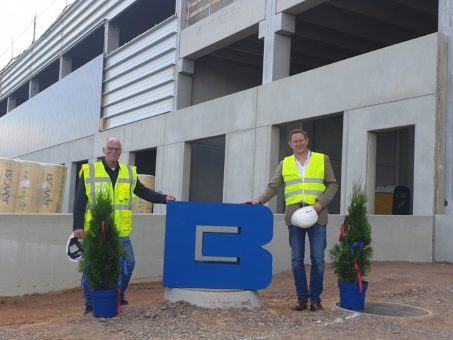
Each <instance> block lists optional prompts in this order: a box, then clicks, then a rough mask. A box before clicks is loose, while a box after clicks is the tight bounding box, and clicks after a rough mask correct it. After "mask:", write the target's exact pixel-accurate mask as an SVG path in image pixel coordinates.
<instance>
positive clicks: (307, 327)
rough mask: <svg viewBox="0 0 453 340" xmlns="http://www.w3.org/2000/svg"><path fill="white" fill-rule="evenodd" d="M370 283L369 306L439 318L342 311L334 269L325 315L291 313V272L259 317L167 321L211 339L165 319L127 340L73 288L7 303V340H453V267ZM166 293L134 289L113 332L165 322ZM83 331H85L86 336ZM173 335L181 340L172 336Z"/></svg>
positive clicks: (1, 311) (3, 330)
mask: <svg viewBox="0 0 453 340" xmlns="http://www.w3.org/2000/svg"><path fill="white" fill-rule="evenodd" d="M366 279H367V281H368V282H369V287H368V291H367V295H366V301H368V302H369V301H379V302H394V303H404V304H410V305H413V306H417V307H421V308H425V309H428V310H429V311H430V312H431V313H432V314H431V315H429V316H425V317H415V318H390V317H381V316H368V315H363V314H357V313H352V312H345V311H342V310H339V309H338V308H336V307H335V303H336V302H338V299H339V297H338V288H337V283H336V278H335V277H334V275H333V271H332V269H331V268H330V267H328V268H327V270H326V276H325V281H324V282H325V290H324V293H323V305H324V307H325V310H324V311H320V312H309V311H303V312H296V311H293V310H292V309H291V307H292V306H293V304H294V285H293V278H292V274H291V273H290V272H285V273H281V274H278V275H276V276H274V278H273V281H272V284H271V286H270V287H269V288H267V289H265V290H263V291H261V292H260V295H261V297H262V299H263V303H264V307H263V308H262V309H261V310H260V311H259V312H255V313H253V312H250V311H247V312H244V314H241V319H237V318H235V312H233V313H232V312H231V311H219V310H216V311H215V312H212V310H209V309H203V308H198V307H197V308H195V309H194V310H192V309H190V310H189V309H188V308H185V309H184V308H183V310H182V311H181V312H178V313H179V314H176V315H175V314H172V315H171V318H170V316H169V317H168V319H169V320H168V321H169V322H170V319H171V322H173V323H174V324H178V323H177V321H178V318H188V319H190V320H191V325H194V326H193V327H194V329H197V328H199V329H200V332H202V331H203V329H204V330H205V333H200V334H204V335H198V336H194V335H193V334H192V336H183V335H181V331H180V330H179V331H178V330H175V329H174V326H171V327H173V328H171V327H170V326H169V327H170V328H165V331H164V330H163V328H164V323H165V322H166V321H165V320H164V319H160V321H159V322H157V321H156V325H157V323H158V326H159V327H160V328H159V329H161V328H162V333H157V331H156V330H154V331H153V332H154V333H152V332H149V333H146V332H145V331H144V329H142V333H140V336H133V335H130V337H129V336H126V335H124V336H123V335H122V334H123V333H121V332H119V333H114V334H112V332H108V331H107V330H106V328H108V327H107V326H108V325H109V324H108V322H107V324H106V322H105V320H104V321H103V320H99V319H95V318H93V317H92V316H91V315H83V303H82V292H81V289H71V290H66V291H61V292H54V293H48V294H33V295H26V296H21V297H0V339H12V338H15V339H85V338H93V336H95V337H96V338H100V339H107V338H110V339H113V338H144V339H145V338H146V339H154V338H161V339H164V338H181V339H183V338H205V339H220V338H223V339H272V338H285V339H299V338H310V337H313V336H317V337H318V338H322V339H333V338H336V339H340V338H346V337H347V338H353V339H354V338H357V339H359V338H360V339H367V338H368V339H388V338H395V339H397V338H398V339H401V338H403V339H418V338H420V339H422V338H426V337H431V338H432V339H453V264H447V263H438V264H418V263H406V262H374V263H373V267H372V271H371V273H370V275H369V276H367V278H366ZM163 294H164V289H163V287H162V285H161V283H160V282H153V283H142V284H132V285H131V286H130V288H129V290H128V292H127V299H128V300H129V305H128V306H125V307H124V309H123V312H122V313H121V314H120V315H119V316H118V317H116V318H113V319H111V320H116V321H114V323H112V325H115V326H114V327H116V328H115V329H122V330H123V331H124V334H129V333H127V332H126V331H125V330H126V329H127V327H128V326H127V325H124V326H119V325H120V324H122V323H124V324H128V325H129V326H130V327H132V326H131V325H133V324H134V319H137V320H138V319H140V318H141V317H142V316H143V315H145V314H149V313H147V312H146V311H149V310H154V311H155V313H154V314H153V315H152V316H151V317H149V315H148V317H147V319H146V320H147V321H146V322H148V323H149V322H152V319H154V320H157V319H159V314H160V313H165V312H166V311H167V310H168V309H171V308H172V305H171V304H169V303H168V302H166V301H164V299H163ZM189 307H190V306H189ZM175 308H176V307H175ZM190 308H192V307H190ZM240 313H242V312H240ZM252 316H253V317H252ZM273 316H278V319H277V318H275V323H274V321H272V320H273V319H272V317H273ZM143 317H144V316H143ZM260 317H261V319H257V318H260ZM150 319H151V321H149V320H150ZM143 320H144V319H143ZM143 320H141V321H140V322H142V321H143ZM241 320H249V321H248V322H243V321H241ZM263 320H264V321H263ZM140 322H139V323H138V324H140ZM175 322H176V323H175ZM273 323H274V324H273ZM142 324H143V323H142ZM280 324H281V325H280ZM106 325H107V326H106ZM302 326H303V327H302ZM112 327H113V326H112ZM121 327H123V328H121ZM279 327H280V328H279ZM81 329H82V330H84V331H83V332H81V331H80V330H81ZM87 329H88V330H89V331H87ZM154 329H156V327H154ZM172 329H173V332H174V333H175V334H177V335H178V336H176V335H175V336H172V335H171V334H173V333H171V332H172ZM301 330H303V331H301ZM178 332H179V333H178ZM280 335H281V337H280Z"/></svg>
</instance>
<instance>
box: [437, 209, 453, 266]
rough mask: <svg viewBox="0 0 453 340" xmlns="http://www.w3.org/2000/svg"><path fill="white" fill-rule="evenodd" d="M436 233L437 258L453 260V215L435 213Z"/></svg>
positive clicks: (439, 259) (447, 260)
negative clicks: (452, 219)
mask: <svg viewBox="0 0 453 340" xmlns="http://www.w3.org/2000/svg"><path fill="white" fill-rule="evenodd" d="M434 223H435V235H434V241H435V244H436V248H435V254H434V256H435V260H436V261H446V262H453V247H452V246H451V243H452V240H453V225H452V223H451V216H448V215H435V216H434Z"/></svg>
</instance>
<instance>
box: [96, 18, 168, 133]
mask: <svg viewBox="0 0 453 340" xmlns="http://www.w3.org/2000/svg"><path fill="white" fill-rule="evenodd" d="M176 44H177V19H176V16H172V17H170V18H168V19H167V20H165V21H163V22H162V23H160V24H159V25H156V26H155V27H153V28H152V29H150V30H149V31H147V32H146V33H144V34H142V35H140V36H138V37H137V38H135V39H134V40H132V41H130V42H129V43H127V44H126V45H124V46H122V47H120V48H119V49H117V50H115V51H114V52H112V53H111V54H109V55H108V56H107V57H106V59H105V69H104V90H103V96H102V117H103V128H112V127H115V126H119V125H123V124H127V123H130V122H133V121H137V120H139V119H143V118H148V117H151V116H155V115H158V114H161V113H165V112H169V111H172V110H173V104H174V97H175V91H176V88H175V65H176Z"/></svg>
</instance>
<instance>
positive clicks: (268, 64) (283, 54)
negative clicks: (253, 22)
mask: <svg viewBox="0 0 453 340" xmlns="http://www.w3.org/2000/svg"><path fill="white" fill-rule="evenodd" d="M276 7H277V0H266V19H265V20H264V21H262V22H260V24H259V35H258V37H259V38H260V39H264V51H263V84H267V83H270V82H273V81H274V80H278V79H282V78H285V77H288V76H289V71H290V62H291V34H293V33H294V32H295V30H296V19H295V16H294V15H291V14H287V13H283V12H281V13H278V14H276Z"/></svg>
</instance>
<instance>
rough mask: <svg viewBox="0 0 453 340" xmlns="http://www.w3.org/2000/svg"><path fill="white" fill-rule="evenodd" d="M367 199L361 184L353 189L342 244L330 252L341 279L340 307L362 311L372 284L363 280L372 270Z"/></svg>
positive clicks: (358, 183) (336, 272) (342, 233)
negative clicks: (368, 289)
mask: <svg viewBox="0 0 453 340" xmlns="http://www.w3.org/2000/svg"><path fill="white" fill-rule="evenodd" d="M366 203H367V196H366V192H365V191H364V189H363V188H362V185H361V184H360V182H356V183H355V184H354V185H353V189H352V195H351V197H350V200H349V206H348V215H347V216H346V218H345V220H344V223H343V225H342V226H341V233H340V243H338V244H336V245H335V246H334V247H333V248H332V249H331V250H330V256H331V259H332V265H333V268H334V271H335V274H336V275H337V276H338V286H339V290H340V306H341V307H342V308H347V309H352V310H362V309H364V306H365V293H366V290H367V288H368V282H366V281H364V280H363V277H364V276H365V275H367V273H369V271H370V269H371V257H372V255H373V248H372V246H371V226H370V223H369V222H368V217H367V207H366Z"/></svg>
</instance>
